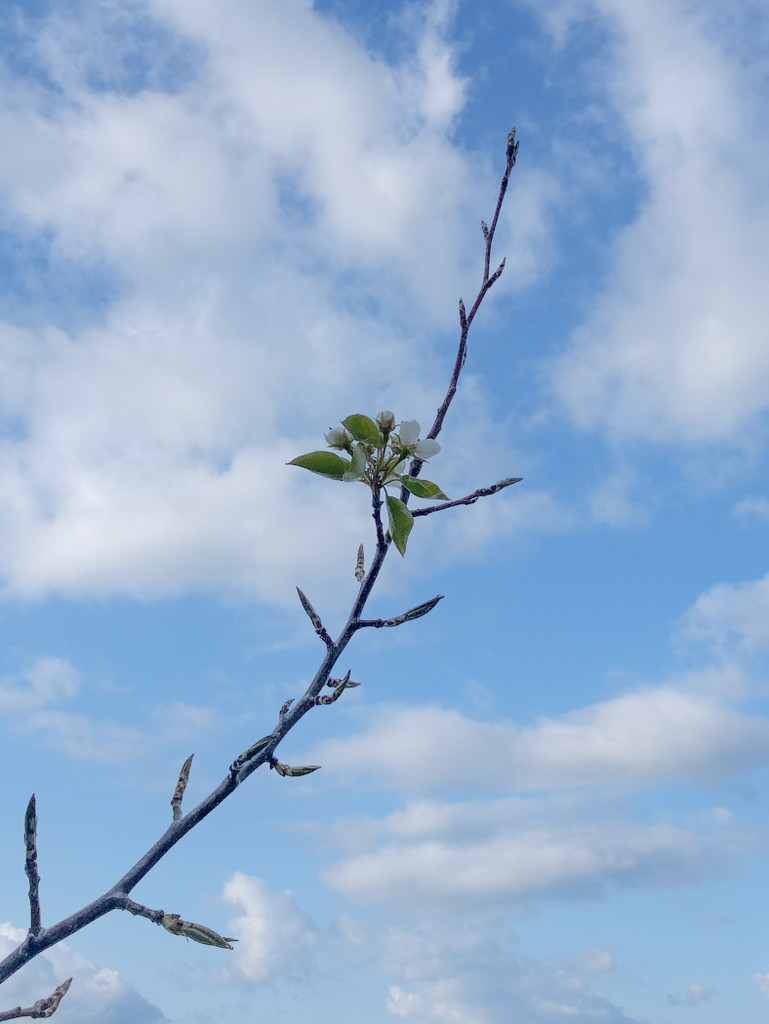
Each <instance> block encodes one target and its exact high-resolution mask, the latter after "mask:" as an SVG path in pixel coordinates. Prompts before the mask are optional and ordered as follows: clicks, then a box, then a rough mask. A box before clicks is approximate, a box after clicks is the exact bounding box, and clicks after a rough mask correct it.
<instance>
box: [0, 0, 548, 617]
mask: <svg viewBox="0 0 769 1024" xmlns="http://www.w3.org/2000/svg"><path fill="white" fill-rule="evenodd" d="M79 7H80V8H82V10H81V11H80V14H81V15H82V16H81V17H74V16H73V15H72V14H71V13H68V12H62V11H60V10H52V11H51V12H49V13H48V14H46V13H43V14H41V15H39V16H37V17H36V19H35V21H34V24H31V23H30V24H27V23H26V22H25V20H24V17H23V16H21V15H20V19H17V22H16V23H14V24H15V26H16V27H15V31H17V32H21V34H22V35H23V42H24V46H23V49H24V56H25V64H24V69H25V72H26V74H25V76H24V77H22V76H21V75H18V74H17V73H16V69H15V67H14V66H13V65H12V64H9V65H8V66H7V67H5V69H4V89H3V101H2V103H0V127H1V128H2V131H3V134H4V137H5V138H6V139H8V140H9V145H10V149H11V150H12V151H13V159H12V160H8V161H6V162H4V165H3V168H1V169H0V189H2V192H3V195H4V210H5V211H6V217H7V220H8V224H9V227H10V229H11V230H12V231H13V233H14V236H15V237H18V239H19V240H20V245H21V243H22V242H23V244H24V245H25V246H30V245H32V246H37V248H38V249H39V250H40V252H41V256H40V260H39V262H40V263H41V273H45V274H46V275H47V276H48V278H50V279H51V280H52V281H56V282H60V281H61V280H63V279H67V280H69V279H70V278H71V277H72V276H73V275H74V276H75V277H77V276H78V275H79V279H80V280H81V285H82V286H81V287H80V288H79V289H78V288H71V289H61V290H60V292H61V301H60V302H59V303H58V304H57V305H56V306H53V307H50V306H49V305H47V304H46V303H40V302H39V301H37V300H35V301H32V300H30V301H27V302H26V303H25V302H24V299H23V296H22V297H21V298H19V295H20V294H21V293H22V292H23V289H22V290H21V292H19V291H18V290H17V293H16V294H15V295H14V298H13V304H12V306H11V305H9V302H10V300H8V301H6V303H5V306H4V307H3V308H4V309H5V310H6V314H5V317H4V320H0V365H1V366H2V370H3V373H2V374H1V375H0V397H1V398H2V400H3V408H4V415H5V427H6V429H5V431H4V433H3V439H2V444H0V478H1V479H2V480H3V488H2V495H3V498H2V500H1V501H0V527H1V528H0V537H2V542H0V577H2V579H3V580H4V583H5V593H6V595H13V596H19V595H22V596H25V597H30V596H32V597H36V596H39V595H43V594H47V593H50V592H57V593H63V594H70V595H71V594H83V593H94V592H95V593H112V592H115V591H122V592H128V593H132V594H141V595H156V594H169V593H176V592H179V591H180V590H184V589H189V588H196V587H214V588H225V589H229V590H234V591H246V592H248V593H250V594H254V593H255V594H257V595H258V596H260V597H262V598H263V599H265V600H269V601H278V602H288V601H291V602H293V601H294V595H293V594H292V593H291V588H288V587H286V586H285V585H284V584H283V582H282V581H283V580H284V579H285V578H290V577H291V576H292V575H294V574H295V572H296V571H298V568H299V567H300V566H301V569H302V573H303V579H304V580H305V582H306V583H307V584H308V585H309V584H310V583H311V582H312V580H313V578H315V577H317V578H320V577H321V576H322V575H323V574H324V573H326V572H327V570H328V569H329V567H335V566H336V565H338V564H339V563H340V562H344V558H343V557H341V556H342V554H343V552H342V551H341V550H340V549H339V541H338V540H337V539H335V538H336V537H337V536H338V534H339V533H340V532H341V531H339V529H338V526H339V523H340V521H341V522H343V523H345V524H348V525H349V526H350V527H351V528H353V529H354V531H355V532H356V533H357V532H360V531H361V529H362V528H363V524H364V523H365V522H366V520H367V512H366V508H365V501H363V500H361V503H360V507H357V506H356V505H355V502H354V501H352V500H351V498H350V495H349V493H345V494H344V495H343V494H342V489H341V488H340V489H338V490H335V489H334V488H333V487H328V486H325V487H319V486H316V487H315V488H313V486H312V484H311V483H309V482H307V481H304V480H302V479H300V477H301V474H299V473H298V472H297V471H291V470H287V469H286V467H285V462H286V461H287V460H289V459H290V458H292V457H293V456H294V455H296V454H298V453H299V452H300V451H302V450H309V449H311V448H314V447H317V446H318V444H319V442H320V439H321V436H322V431H323V430H324V429H326V428H327V427H328V426H329V425H330V424H331V423H333V422H336V421H337V420H338V419H339V418H341V417H343V416H345V415H347V414H348V413H349V412H351V411H354V406H358V407H360V408H362V409H364V408H369V409H370V410H374V411H375V410H376V409H377V408H381V407H383V406H386V407H391V408H395V406H396V405H398V414H399V415H403V416H405V417H407V418H411V417H414V416H417V417H418V416H419V415H420V409H421V408H423V407H424V404H425V403H429V404H427V408H428V409H433V408H434V407H435V396H434V394H433V393H432V392H431V391H430V389H429V388H425V387H423V386H422V385H420V384H419V383H415V382H419V381H420V380H421V379H422V378H423V371H425V370H426V369H429V368H430V367H431V365H432V363H431V360H432V359H433V357H434V353H433V352H432V350H431V345H430V342H429V338H430V335H431V331H432V330H434V329H435V328H442V327H443V326H444V324H445V323H446V322H447V318H448V317H449V316H452V318H453V311H454V307H455V303H456V296H457V294H459V292H460V290H461V289H460V282H461V281H462V280H466V279H465V278H464V276H463V275H464V271H465V266H464V264H463V260H464V259H465V256H464V255H462V254H464V253H465V252H466V251H467V246H466V244H465V242H466V239H467V237H468V236H467V232H469V230H470V227H471V226H473V225H474V224H475V222H476V217H477V214H476V212H475V210H474V209H473V210H472V211H471V203H472V202H475V197H476V196H477V194H478V190H479V187H480V185H481V183H483V182H487V183H488V194H489V196H490V197H492V198H493V195H494V190H495V177H494V175H492V174H491V172H490V164H486V163H481V162H480V161H479V160H478V159H476V158H475V157H474V156H473V155H472V154H468V153H463V152H461V151H460V150H459V149H458V148H457V147H456V146H455V145H454V144H453V143H452V141H451V131H452V125H453V122H454V119H455V118H456V115H457V113H458V112H459V111H460V109H461V107H462V104H463V96H464V82H463V80H462V78H461V77H460V76H459V75H458V74H457V72H456V70H455V67H454V64H455V61H454V48H453V46H452V44H451V43H450V42H449V41H448V39H447V32H448V29H449V27H450V23H451V11H452V6H451V5H450V4H445V3H436V4H434V5H428V6H427V7H425V8H423V9H421V13H420V14H419V15H417V14H415V15H414V18H416V21H415V24H414V26H413V27H414V28H415V32H414V34H413V36H412V37H411V39H412V42H411V44H410V45H409V46H408V47H406V48H405V49H404V50H402V51H401V53H400V56H399V57H398V58H397V60H394V61H393V62H388V60H386V59H384V57H381V56H377V55H376V53H374V52H373V51H371V50H369V49H366V48H364V47H363V46H362V45H361V44H360V42H359V41H357V40H356V39H355V38H354V37H353V36H352V35H350V34H348V33H346V32H345V31H344V30H343V29H341V28H340V27H339V25H337V24H336V22H334V21H333V19H331V18H329V17H326V16H324V15H322V14H321V13H319V12H318V11H316V10H314V9H313V8H312V5H309V4H296V5H283V6H280V7H276V6H275V5H274V4H270V3H265V2H260V3H257V4H253V3H246V2H243V0H226V2H225V3H224V5H222V4H220V5H217V7H216V9H214V8H212V7H211V6H210V5H207V4H197V3H196V4H190V3H179V2H176V0H153V2H151V3H148V4H138V3H137V4H128V5H120V6H119V7H115V6H114V5H93V4H91V3H88V2H84V3H83V4H80V5H79ZM19 25H21V29H19V27H18V26H19ZM10 27H11V26H10V24H9V29H10ZM145 37H148V38H149V44H148V45H147V46H146V47H145V46H139V39H140V38H141V39H144V38H145ZM92 43H93V45H91V44H92ZM20 45H21V44H20ZM51 83H53V86H54V87H53V88H51ZM436 182H440V187H439V188H436ZM471 197H472V199H471ZM549 202H550V197H549V196H548V195H547V194H545V193H541V194H539V195H538V196H536V197H535V201H533V204H532V209H531V210H530V212H529V214H528V215H529V216H530V218H533V219H531V231H529V230H528V228H527V227H526V226H525V225H524V226H521V225H520V224H518V225H517V232H518V235H519V242H518V245H517V248H518V249H519V250H521V251H527V252H528V253H529V256H531V253H532V252H533V253H536V252H537V251H539V248H540V246H539V243H537V242H534V243H533V245H532V246H527V245H526V243H525V240H524V239H522V238H521V235H522V234H523V235H524V236H528V235H529V234H531V235H532V239H533V235H534V234H537V236H538V237H541V235H542V231H541V219H542V218H541V211H542V209H543V208H544V207H546V206H547V205H548V203H549ZM538 216H539V226H537V217H538ZM473 237H474V236H473ZM25 251H26V250H25ZM478 255H480V253H479V254H478ZM535 263H536V259H535ZM476 270H477V268H475V267H474V269H473V273H474V274H475V273H476ZM511 270H512V272H511V274H510V275H509V277H510V281H511V284H513V283H514V281H515V278H516V276H517V275H518V271H517V270H516V268H514V267H513V268H511ZM531 272H532V268H531V267H529V269H528V270H527V271H526V273H528V274H531ZM506 276H507V275H506ZM518 276H519V275H518ZM91 278H93V280H92V281H91ZM503 287H507V283H506V282H505V284H504V285H503ZM404 300H405V301H404ZM406 310H408V312H405V311H406ZM11 314H12V315H11ZM407 317H411V320H410V321H408V320H407ZM417 337H419V338H420V339H424V338H425V337H426V338H428V342H427V344H426V345H425V344H424V343H422V345H421V346H419V345H416V339H417ZM449 359H450V356H449ZM396 389H397V391H398V392H399V395H400V397H399V398H398V402H399V403H400V404H398V403H396V401H395V400H394V398H393V394H391V392H393V393H394V392H395V390H396ZM353 395H354V396H355V397H354V398H353V397H352V396H353ZM404 402H405V403H407V404H409V403H410V404H409V407H408V408H405V407H403V408H401V406H402V404H403V403H404ZM351 403H354V405H351ZM315 483H316V484H317V481H316V482H315ZM476 486H477V485H476ZM309 495H312V497H311V499H310V498H309ZM310 500H311V502H312V507H313V517H314V524H315V530H314V531H313V533H312V536H310V531H308V530H307V529H306V508H307V504H308V501H310ZM318 537H321V538H322V539H323V540H322V543H318ZM344 564H346V563H344ZM292 567H293V569H292ZM334 572H337V575H334ZM345 572H346V570H345ZM328 578H330V580H331V589H333V585H334V584H335V583H341V580H342V571H341V570H335V569H333V568H332V571H331V575H330V577H328Z"/></svg>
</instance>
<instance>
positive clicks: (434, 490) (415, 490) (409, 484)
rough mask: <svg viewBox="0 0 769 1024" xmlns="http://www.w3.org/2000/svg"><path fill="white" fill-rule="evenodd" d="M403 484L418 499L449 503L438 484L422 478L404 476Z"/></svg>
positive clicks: (402, 478)
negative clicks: (435, 499) (433, 499)
mask: <svg viewBox="0 0 769 1024" xmlns="http://www.w3.org/2000/svg"><path fill="white" fill-rule="evenodd" d="M401 483H402V484H403V486H404V487H405V488H406V490H407V491H410V492H411V494H413V495H415V496H416V497H417V498H440V499H441V501H448V500H449V499H448V496H447V495H445V494H444V493H443V491H442V490H441V489H440V487H439V486H438V485H437V484H434V483H433V482H432V481H431V480H425V479H423V478H422V477H421V476H402V477H401Z"/></svg>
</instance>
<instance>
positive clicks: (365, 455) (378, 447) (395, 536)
mask: <svg viewBox="0 0 769 1024" xmlns="http://www.w3.org/2000/svg"><path fill="white" fill-rule="evenodd" d="M419 434H420V426H419V423H417V421H416V420H402V421H401V422H400V423H396V421H395V416H394V414H393V413H392V412H391V411H390V410H389V409H385V410H383V411H382V412H380V413H379V415H378V416H377V417H376V420H372V419H370V418H369V417H368V416H364V415H363V413H353V415H352V416H348V417H347V419H345V420H342V425H341V427H331V428H330V429H329V430H328V432H327V434H326V444H327V445H328V447H329V448H333V449H336V451H322V452H309V453H308V454H307V455H298V456H297V457H296V458H295V459H292V460H291V462H290V463H289V465H290V466H300V467H301V468H302V469H309V470H310V472H312V473H318V474H319V475H320V476H325V477H329V478H330V479H332V480H343V481H346V482H352V481H360V482H361V483H364V484H366V485H367V486H368V487H370V488H371V492H372V494H373V496H374V501H375V502H378V501H379V498H380V492H382V491H384V492H385V497H386V504H387V512H388V518H389V527H390V536H391V538H392V540H393V542H394V543H395V546H396V547H397V548H398V550H399V551H400V553H401V554H403V553H404V552H405V550H406V540H407V538H408V534H409V532H410V531H411V527H412V526H413V523H414V520H413V517H412V515H411V513H410V512H409V510H408V508H407V506H406V504H405V503H404V502H403V501H401V500H400V499H399V498H395V497H394V496H392V495H389V494H388V493H387V488H388V486H389V487H392V486H398V487H402V488H404V489H405V490H406V491H408V492H409V493H410V494H413V495H415V496H416V497H418V498H438V499H440V500H444V501H447V500H448V499H447V497H446V495H445V494H444V493H443V491H442V490H441V489H440V487H439V486H438V485H437V484H434V483H432V482H431V481H430V480H425V479H423V478H422V477H417V476H412V475H411V473H410V472H409V471H408V470H409V464H413V462H414V461H416V462H419V463H422V462H425V461H426V460H427V459H430V458H432V457H433V456H434V455H437V454H438V452H439V451H440V450H441V446H440V445H439V444H438V442H437V441H435V440H434V439H433V438H430V437H428V438H425V439H424V440H420V437H419ZM336 452H345V453H346V455H347V456H349V458H346V457H345V456H344V455H337V454H336Z"/></svg>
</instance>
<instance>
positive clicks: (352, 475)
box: [342, 442, 366, 480]
mask: <svg viewBox="0 0 769 1024" xmlns="http://www.w3.org/2000/svg"><path fill="white" fill-rule="evenodd" d="M365 472H366V449H365V448H364V447H363V445H362V444H360V442H359V443H358V444H356V445H355V447H354V448H353V450H352V461H351V462H350V468H349V469H348V470H347V472H346V473H345V474H344V476H343V477H342V479H343V480H362V479H363V475H364V473H365Z"/></svg>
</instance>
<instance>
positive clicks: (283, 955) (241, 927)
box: [224, 871, 318, 984]
mask: <svg viewBox="0 0 769 1024" xmlns="http://www.w3.org/2000/svg"><path fill="white" fill-rule="evenodd" d="M224 899H225V901H226V902H227V903H229V904H230V905H231V906H232V907H235V908H237V910H238V916H237V917H233V918H231V919H230V921H229V923H228V927H229V929H230V930H231V931H232V934H233V935H236V936H237V938H238V943H237V945H236V947H235V953H234V958H235V970H236V971H237V972H238V973H239V975H240V976H241V978H245V979H246V980H247V981H249V982H254V983H257V984H258V983H261V982H264V981H266V980H268V979H270V978H273V977H275V976H276V975H278V974H281V973H283V972H287V971H292V970H294V969H295V968H296V964H297V962H298V961H299V960H301V961H302V962H304V961H305V958H306V955H307V953H308V951H309V950H311V949H312V948H313V946H314V945H315V944H316V943H317V940H318V931H317V929H316V928H315V925H314V924H313V923H312V921H311V920H310V918H309V916H308V915H307V914H306V913H305V912H304V911H303V910H302V909H301V908H300V907H299V905H298V904H297V902H296V900H295V899H294V897H293V896H292V895H291V893H290V892H281V893H276V892H272V891H271V890H270V889H268V888H267V887H266V886H265V884H264V882H263V881H262V880H261V879H260V878H255V877H253V876H251V875H246V874H243V872H240V871H238V872H236V873H235V874H234V875H233V876H232V878H231V879H230V881H229V882H227V884H226V885H225V887H224Z"/></svg>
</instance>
